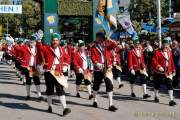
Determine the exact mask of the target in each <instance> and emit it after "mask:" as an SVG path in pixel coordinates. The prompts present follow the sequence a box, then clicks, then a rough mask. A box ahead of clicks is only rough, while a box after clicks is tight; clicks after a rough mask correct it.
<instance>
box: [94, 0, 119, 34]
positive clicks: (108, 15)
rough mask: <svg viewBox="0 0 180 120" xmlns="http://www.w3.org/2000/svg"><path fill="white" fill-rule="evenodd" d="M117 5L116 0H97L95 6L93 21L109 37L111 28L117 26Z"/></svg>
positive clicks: (111, 31)
mask: <svg viewBox="0 0 180 120" xmlns="http://www.w3.org/2000/svg"><path fill="white" fill-rule="evenodd" d="M117 5H118V4H117V1H116V0H99V4H98V7H97V11H96V17H95V21H96V23H97V24H98V25H101V26H102V27H103V29H104V30H105V32H106V35H107V36H108V37H110V36H111V34H112V33H113V30H114V29H116V28H117V19H116V14H117V12H118V7H117Z"/></svg>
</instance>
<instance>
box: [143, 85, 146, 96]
mask: <svg viewBox="0 0 180 120" xmlns="http://www.w3.org/2000/svg"><path fill="white" fill-rule="evenodd" d="M142 88H143V94H144V95H145V94H147V90H146V89H147V86H146V84H143V85H142Z"/></svg>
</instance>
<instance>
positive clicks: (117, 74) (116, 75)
mask: <svg viewBox="0 0 180 120" xmlns="http://www.w3.org/2000/svg"><path fill="white" fill-rule="evenodd" d="M112 73H113V78H115V79H117V78H118V77H121V71H120V70H118V69H117V68H116V66H113V69H112Z"/></svg>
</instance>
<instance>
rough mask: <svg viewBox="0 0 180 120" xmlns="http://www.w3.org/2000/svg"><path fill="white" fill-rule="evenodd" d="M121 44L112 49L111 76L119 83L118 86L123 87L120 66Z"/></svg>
mask: <svg viewBox="0 0 180 120" xmlns="http://www.w3.org/2000/svg"><path fill="white" fill-rule="evenodd" d="M120 51H121V46H119V45H118V46H117V47H116V48H115V49H113V50H112V54H113V60H114V61H113V69H112V72H113V77H114V78H115V79H117V81H118V83H119V88H121V87H123V86H124V85H123V84H122V82H121V72H122V68H121V53H120Z"/></svg>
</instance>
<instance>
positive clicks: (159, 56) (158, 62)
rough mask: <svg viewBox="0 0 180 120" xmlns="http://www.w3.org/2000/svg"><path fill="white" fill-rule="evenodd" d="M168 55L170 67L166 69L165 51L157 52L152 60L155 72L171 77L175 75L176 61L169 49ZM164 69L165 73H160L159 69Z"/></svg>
mask: <svg viewBox="0 0 180 120" xmlns="http://www.w3.org/2000/svg"><path fill="white" fill-rule="evenodd" d="M167 53H168V57H169V59H168V67H166V59H165V57H164V54H163V51H162V50H160V49H158V50H156V51H155V53H154V56H153V58H152V68H153V71H154V72H157V73H161V74H165V75H167V76H168V75H170V74H172V73H175V66H174V61H173V58H172V52H171V50H170V49H167ZM160 67H162V68H163V69H164V70H165V72H164V73H162V72H160V71H159V68H160Z"/></svg>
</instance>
